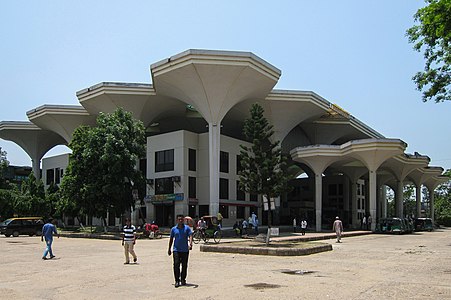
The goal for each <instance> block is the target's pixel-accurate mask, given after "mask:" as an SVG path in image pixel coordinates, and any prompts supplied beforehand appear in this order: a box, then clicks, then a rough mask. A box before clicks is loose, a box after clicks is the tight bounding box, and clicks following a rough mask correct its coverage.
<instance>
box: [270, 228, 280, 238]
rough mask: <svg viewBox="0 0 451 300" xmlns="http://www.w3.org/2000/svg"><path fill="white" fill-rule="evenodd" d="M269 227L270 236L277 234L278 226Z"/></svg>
mask: <svg viewBox="0 0 451 300" xmlns="http://www.w3.org/2000/svg"><path fill="white" fill-rule="evenodd" d="M270 229H271V231H270V233H269V234H270V235H271V236H279V228H278V227H271V228H270Z"/></svg>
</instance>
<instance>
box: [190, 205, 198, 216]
mask: <svg viewBox="0 0 451 300" xmlns="http://www.w3.org/2000/svg"><path fill="white" fill-rule="evenodd" d="M196 215H197V214H196V205H188V216H191V217H193V218H194V217H195V216H196Z"/></svg>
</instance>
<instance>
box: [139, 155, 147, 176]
mask: <svg viewBox="0 0 451 300" xmlns="http://www.w3.org/2000/svg"><path fill="white" fill-rule="evenodd" d="M139 170H140V171H141V173H142V174H143V176H144V178H147V159H145V158H143V159H140V160H139Z"/></svg>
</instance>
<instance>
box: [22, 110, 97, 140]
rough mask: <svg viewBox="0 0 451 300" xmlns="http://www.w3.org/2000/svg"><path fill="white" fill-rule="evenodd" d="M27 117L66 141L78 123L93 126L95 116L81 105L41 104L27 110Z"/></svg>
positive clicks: (70, 137)
mask: <svg viewBox="0 0 451 300" xmlns="http://www.w3.org/2000/svg"><path fill="white" fill-rule="evenodd" d="M27 116H28V119H29V120H30V121H31V122H33V123H34V124H36V125H37V126H39V127H40V128H42V129H45V130H48V131H53V132H55V133H57V134H59V135H60V136H61V137H62V138H64V140H65V141H66V143H70V141H71V140H72V134H73V133H74V131H75V129H76V128H77V127H78V126H80V125H89V126H94V125H95V124H96V117H95V116H94V115H91V114H89V113H88V112H87V111H86V110H85V109H84V108H83V107H82V106H75V105H48V104H46V105H42V106H39V107H37V108H35V109H32V110H30V111H27Z"/></svg>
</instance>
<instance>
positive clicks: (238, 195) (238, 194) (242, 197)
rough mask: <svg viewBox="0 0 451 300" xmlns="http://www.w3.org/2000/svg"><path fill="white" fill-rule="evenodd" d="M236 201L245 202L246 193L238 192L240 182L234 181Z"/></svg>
mask: <svg viewBox="0 0 451 300" xmlns="http://www.w3.org/2000/svg"><path fill="white" fill-rule="evenodd" d="M236 200H241V201H244V200H246V193H245V192H244V191H242V190H240V181H239V180H237V181H236Z"/></svg>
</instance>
